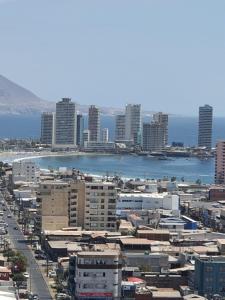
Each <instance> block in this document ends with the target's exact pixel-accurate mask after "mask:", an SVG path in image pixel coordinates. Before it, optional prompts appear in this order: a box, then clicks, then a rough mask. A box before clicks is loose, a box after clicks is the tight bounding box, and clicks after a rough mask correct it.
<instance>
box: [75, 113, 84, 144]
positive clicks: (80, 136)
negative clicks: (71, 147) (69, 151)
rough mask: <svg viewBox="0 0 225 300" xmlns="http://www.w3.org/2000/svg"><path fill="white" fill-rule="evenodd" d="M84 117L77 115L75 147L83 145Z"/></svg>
mask: <svg viewBox="0 0 225 300" xmlns="http://www.w3.org/2000/svg"><path fill="white" fill-rule="evenodd" d="M83 131H84V117H83V115H81V114H78V115H77V145H78V146H81V145H82V144H83Z"/></svg>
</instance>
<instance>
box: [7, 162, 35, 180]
mask: <svg viewBox="0 0 225 300" xmlns="http://www.w3.org/2000/svg"><path fill="white" fill-rule="evenodd" d="M38 178H39V170H38V168H37V166H36V164H35V162H33V161H30V160H20V161H14V162H13V163H12V180H13V182H14V183H15V182H16V181H25V182H37V180H38Z"/></svg>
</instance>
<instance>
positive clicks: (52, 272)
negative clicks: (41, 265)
mask: <svg viewBox="0 0 225 300" xmlns="http://www.w3.org/2000/svg"><path fill="white" fill-rule="evenodd" d="M56 276H57V274H56V271H54V270H52V271H49V272H48V277H50V278H55V277H56Z"/></svg>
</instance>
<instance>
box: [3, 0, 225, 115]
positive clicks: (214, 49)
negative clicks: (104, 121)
mask: <svg viewBox="0 0 225 300" xmlns="http://www.w3.org/2000/svg"><path fill="white" fill-rule="evenodd" d="M0 73H1V74H2V75H4V76H6V77H8V78H9V79H11V80H13V81H15V82H17V83H18V84H21V85H23V86H24V87H26V88H28V89H30V90H31V91H33V92H34V93H36V94H37V95H38V96H40V97H41V98H43V99H47V100H54V101H57V100H59V99H60V98H61V97H63V96H68V97H72V98H73V100H74V101H76V102H79V103H82V104H97V105H101V106H113V107H122V106H124V105H125V103H129V102H131V103H133V102H134V103H135V102H136V103H141V104H142V105H143V108H145V109H148V110H154V111H157V110H162V111H165V112H170V113H178V114H186V115H196V114H197V111H198V106H199V105H202V104H205V103H208V104H211V105H213V106H214V111H215V114H217V115H224V116H225V1H224V0H209V1H208V0H185V1H183V0H152V1H151V0H135V1H134V0H0Z"/></svg>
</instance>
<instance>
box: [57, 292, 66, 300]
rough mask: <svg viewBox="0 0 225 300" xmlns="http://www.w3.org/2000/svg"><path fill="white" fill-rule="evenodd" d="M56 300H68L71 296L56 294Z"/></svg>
mask: <svg viewBox="0 0 225 300" xmlns="http://www.w3.org/2000/svg"><path fill="white" fill-rule="evenodd" d="M56 299H57V300H66V299H69V296H68V295H67V294H64V293H58V294H56Z"/></svg>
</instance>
